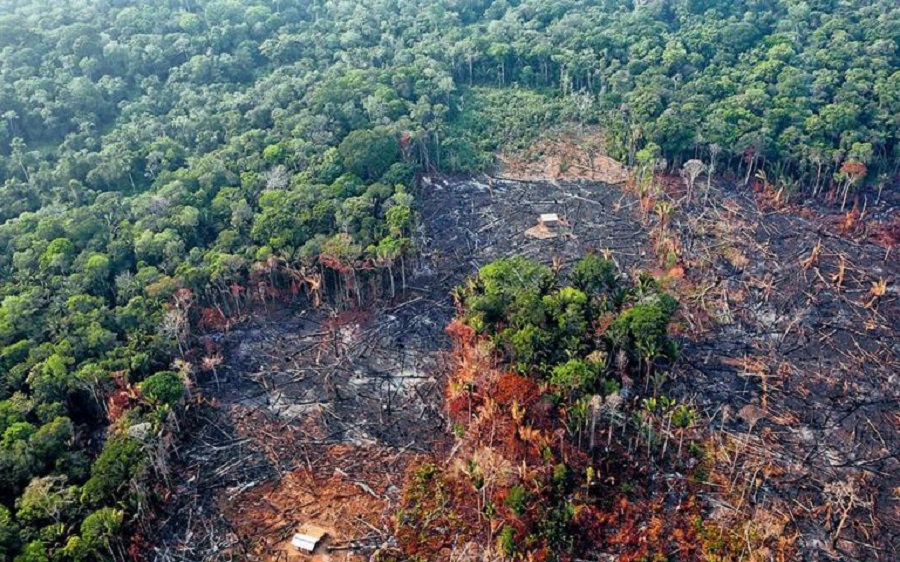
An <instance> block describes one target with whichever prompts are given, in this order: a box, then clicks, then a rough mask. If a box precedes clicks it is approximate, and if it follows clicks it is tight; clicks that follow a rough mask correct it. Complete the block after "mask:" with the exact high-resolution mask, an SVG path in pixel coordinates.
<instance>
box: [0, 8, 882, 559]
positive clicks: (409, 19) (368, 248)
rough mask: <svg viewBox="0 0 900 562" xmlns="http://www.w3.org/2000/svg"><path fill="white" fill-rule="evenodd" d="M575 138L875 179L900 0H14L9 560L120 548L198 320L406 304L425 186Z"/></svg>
mask: <svg viewBox="0 0 900 562" xmlns="http://www.w3.org/2000/svg"><path fill="white" fill-rule="evenodd" d="M567 121H577V122H581V123H584V122H591V123H596V124H598V125H600V126H601V127H602V128H603V130H604V131H605V133H606V137H607V145H608V150H609V151H610V153H611V154H613V155H614V156H617V157H619V158H621V159H622V160H624V161H626V162H627V163H628V164H642V163H648V162H651V161H653V162H655V163H657V164H658V163H659V161H660V159H663V158H664V159H665V160H666V163H667V166H668V167H669V168H672V169H674V168H677V167H679V166H680V164H681V163H682V162H684V161H686V160H688V159H691V158H699V159H701V160H703V161H704V162H708V163H711V164H714V165H716V163H717V166H716V167H717V169H719V170H732V171H735V172H740V173H741V174H746V175H747V176H748V177H749V175H750V173H751V172H753V171H754V170H757V169H761V170H763V171H764V172H765V173H768V174H769V175H770V177H778V178H782V181H784V182H785V183H786V184H790V185H791V186H794V188H795V189H796V190H798V191H804V192H807V193H810V194H815V193H816V192H819V191H822V190H826V189H829V188H830V187H831V186H832V185H842V186H844V187H845V189H850V188H851V186H852V187H854V188H857V187H859V186H861V185H863V184H864V182H869V183H873V184H876V183H878V182H885V181H887V178H889V177H890V176H891V175H892V174H894V173H896V171H897V166H898V165H900V146H898V136H900V6H898V5H897V3H896V2H895V0H845V1H838V0H808V1H799V0H648V1H641V2H636V1H631V0H601V1H586V0H555V1H554V0H549V1H548V0H525V1H516V0H512V1H507V0H497V1H488V0H440V1H436V0H371V1H366V2H362V1H353V0H346V1H319V0H315V1H295V0H274V1H263V0H209V1H208V0H156V1H153V2H147V1H139V0H103V1H93V0H90V1H89V0H72V1H68V2H46V1H38V0H34V1H22V0H0V249H2V251H0V436H2V439H0V556H2V557H5V558H7V559H16V560H20V561H23V562H24V561H41V560H99V559H107V558H109V557H112V556H121V555H123V552H122V550H123V548H124V547H123V546H122V544H121V543H120V542H118V541H117V540H116V539H115V537H117V536H118V535H119V534H120V533H121V532H122V530H123V527H127V526H128V525H129V522H130V521H131V520H132V516H133V515H134V514H135V513H136V512H137V510H138V509H139V508H141V507H142V506H145V505H146V501H147V500H148V498H146V497H144V494H145V492H144V490H143V489H142V488H141V487H140V486H139V485H136V483H135V482H136V481H138V480H140V478H138V477H139V476H140V475H141V474H143V473H145V472H146V471H148V470H149V468H148V463H149V462H150V461H149V459H150V457H151V455H150V452H151V450H152V449H153V447H152V446H151V443H152V441H153V440H152V435H155V434H156V433H157V432H158V431H159V430H160V428H161V427H162V426H163V425H164V424H165V423H167V422H166V420H168V419H170V412H171V411H173V410H174V409H177V408H178V407H179V404H180V402H181V400H182V396H183V395H184V393H185V378H186V377H187V376H188V373H187V371H188V369H187V367H186V366H184V364H182V369H181V370H180V371H178V370H177V369H176V370H173V367H172V360H173V358H175V357H177V356H178V355H180V354H182V353H183V352H184V351H185V348H186V347H188V346H189V345H190V341H189V340H190V337H189V336H190V330H189V328H190V326H192V325H194V324H195V323H196V322H198V318H197V314H196V312H192V311H195V310H196V307H194V308H192V306H193V305H194V304H195V303H200V304H202V305H203V306H206V307H208V308H211V309H214V310H216V311H218V313H219V315H220V316H223V317H224V316H229V315H233V314H239V313H240V311H241V309H242V307H243V306H246V303H247V302H248V301H249V300H251V299H252V298H257V297H258V295H260V294H262V295H263V296H262V299H263V300H265V298H266V297H265V294H266V291H267V290H270V289H272V286H273V285H277V284H278V283H279V281H278V279H276V278H275V275H274V274H273V273H272V271H273V270H274V269H276V268H277V267H280V266H282V265H285V264H287V265H289V266H290V268H292V269H291V271H292V272H294V273H295V274H296V275H295V277H293V279H294V280H295V281H296V279H300V280H303V281H304V282H306V280H308V276H309V275H310V274H309V273H308V272H305V271H301V268H302V267H305V266H310V267H318V268H319V269H317V271H320V272H321V271H324V272H325V273H324V276H325V283H326V285H327V286H329V287H330V288H331V290H332V291H333V292H334V293H335V294H337V295H345V298H353V297H354V296H355V298H356V299H360V300H361V299H362V298H363V295H361V290H360V286H361V285H362V281H361V279H360V278H358V277H361V276H362V273H360V274H359V275H358V274H357V270H360V269H365V270H366V271H369V272H371V271H377V272H378V274H379V275H386V276H388V277H389V278H390V285H391V287H393V286H394V275H395V272H396V270H397V269H398V266H397V265H396V264H397V263H398V262H402V258H403V256H404V255H406V254H407V253H408V252H410V251H412V248H411V242H410V237H411V226H412V223H413V216H414V215H413V210H414V199H413V194H414V193H415V188H416V182H415V179H416V174H417V173H418V172H419V171H423V170H425V171H430V170H434V169H438V170H444V171H448V172H468V171H476V170H481V169H485V168H486V167H488V166H490V165H491V162H492V160H491V154H492V152H494V151H495V150H497V149H500V148H509V147H513V148H514V147H516V146H521V145H522V144H523V143H526V142H527V141H528V140H529V139H530V138H531V137H533V136H534V135H535V134H536V133H537V132H539V131H541V130H544V129H545V128H546V127H548V126H550V125H554V124H558V123H565V122H567ZM399 269H401V270H402V263H401V264H400V266H399ZM370 275H372V274H371V273H370ZM321 282H322V281H321V280H318V281H316V283H321ZM291 283H292V282H291V281H290V280H288V281H283V282H282V284H286V285H290V284H291ZM392 290H393V289H392ZM251 293H252V294H251Z"/></svg>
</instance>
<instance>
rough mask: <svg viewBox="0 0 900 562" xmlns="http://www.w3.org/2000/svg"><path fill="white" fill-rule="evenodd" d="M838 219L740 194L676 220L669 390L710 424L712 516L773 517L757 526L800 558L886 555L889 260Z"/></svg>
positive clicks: (898, 505) (895, 508)
mask: <svg viewBox="0 0 900 562" xmlns="http://www.w3.org/2000/svg"><path fill="white" fill-rule="evenodd" d="M896 209H897V207H896V206H895V207H893V210H888V211H882V214H883V215H886V216H888V218H890V217H889V216H890V215H894V216H896V212H897V210H896ZM873 214H874V213H873ZM845 218H846V215H841V216H836V215H833V214H828V213H824V212H822V213H820V212H816V211H809V210H808V209H807V210H804V211H802V212H798V210H797V209H768V210H765V209H761V208H760V206H759V204H758V202H757V200H756V198H755V197H754V194H753V193H752V192H750V191H749V190H745V189H735V190H733V191H730V192H728V193H719V194H717V195H716V196H715V197H713V198H712V199H711V201H710V203H709V204H708V205H707V206H706V207H705V208H698V209H693V210H692V212H689V213H684V214H681V215H676V218H675V221H674V222H675V223H676V226H675V230H676V231H677V232H679V233H680V234H681V236H682V244H684V245H685V246H686V247H687V248H688V250H687V251H686V252H685V255H686V262H687V272H688V275H687V280H688V282H689V286H686V287H683V288H682V290H681V293H682V295H681V299H682V302H684V303H685V304H686V311H685V312H686V314H685V316H686V317H687V318H688V320H689V321H690V322H691V323H692V324H696V326H694V327H695V328H697V329H696V330H694V332H695V337H693V338H692V339H689V340H688V341H687V342H686V345H685V353H684V358H683V361H682V365H681V368H680V369H679V373H678V378H677V380H676V384H675V389H673V391H674V392H676V393H678V394H681V395H682V396H687V395H693V396H695V400H696V402H697V403H698V404H699V405H701V406H702V407H703V409H704V410H705V411H706V412H707V413H708V414H709V416H710V418H711V422H712V424H713V427H717V428H718V429H720V430H721V431H719V432H718V434H717V435H716V439H717V440H718V442H719V444H720V445H721V448H720V450H719V455H720V458H719V460H720V461H721V462H722V464H723V465H724V466H725V467H727V468H726V471H727V472H728V479H726V480H725V482H724V483H723V484H724V486H723V487H725V488H727V493H726V494H721V495H720V497H718V498H716V499H717V500H718V502H719V506H720V508H719V510H718V511H719V515H721V516H723V517H725V518H727V517H728V516H729V515H734V513H735V512H740V511H743V514H744V516H745V517H747V516H749V517H750V518H751V519H759V520H766V521H773V520H778V521H780V523H779V524H777V525H768V526H769V527H770V529H768V530H766V529H765V528H764V527H765V525H761V526H760V528H759V529H758V531H759V532H760V533H761V534H765V533H767V532H768V533H771V532H779V530H780V531H781V532H783V533H784V534H785V535H790V538H791V539H792V540H795V541H796V545H797V547H798V551H799V553H800V555H801V556H802V558H803V559H804V560H831V559H834V560H837V559H839V560H896V559H897V555H898V552H900V458H898V452H900V386H898V382H900V378H898V377H900V339H898V336H900V305H898V303H900V298H898V296H900V293H898V284H897V283H898V280H900V261H898V259H897V257H896V255H894V256H893V257H892V256H891V253H890V251H889V250H888V249H887V248H885V247H882V246H878V245H875V244H873V243H871V242H870V241H869V237H868V236H867V235H866V232H865V230H866V229H865V228H863V226H864V225H861V224H856V225H851V226H848V225H849V224H850V223H849V222H845ZM842 230H843V231H844V232H841V231H842ZM895 254H896V253H895ZM882 281H883V282H886V285H880V282H882ZM879 287H880V288H879ZM704 324H705V325H704ZM729 480H730V482H729ZM729 495H730V496H732V498H731V500H728V499H724V497H725V496H729ZM785 522H787V523H789V525H788V526H787V527H786V528H785V527H784V525H783V524H784V523H785Z"/></svg>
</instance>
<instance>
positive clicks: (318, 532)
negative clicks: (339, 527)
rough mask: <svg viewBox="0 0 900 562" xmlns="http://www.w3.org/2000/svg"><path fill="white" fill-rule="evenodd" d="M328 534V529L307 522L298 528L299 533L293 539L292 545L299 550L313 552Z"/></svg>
mask: <svg viewBox="0 0 900 562" xmlns="http://www.w3.org/2000/svg"><path fill="white" fill-rule="evenodd" d="M326 534H327V531H325V529H323V528H322V527H317V526H316V525H310V524H306V525H303V526H302V527H300V529H298V530H297V534H295V535H294V538H293V539H291V545H292V546H293V547H294V548H296V549H297V550H305V551H306V552H313V551H314V550H315V549H316V547H317V546H318V545H319V542H320V541H321V540H322V539H323V538H325V535H326Z"/></svg>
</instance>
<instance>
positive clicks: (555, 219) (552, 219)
mask: <svg viewBox="0 0 900 562" xmlns="http://www.w3.org/2000/svg"><path fill="white" fill-rule="evenodd" d="M539 220H540V222H541V224H543V225H544V226H556V225H558V224H559V215H558V214H556V213H542V214H541V216H540V217H539Z"/></svg>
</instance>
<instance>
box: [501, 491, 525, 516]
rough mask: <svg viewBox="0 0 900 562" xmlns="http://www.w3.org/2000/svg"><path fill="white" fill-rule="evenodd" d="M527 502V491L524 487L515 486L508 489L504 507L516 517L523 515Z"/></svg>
mask: <svg viewBox="0 0 900 562" xmlns="http://www.w3.org/2000/svg"><path fill="white" fill-rule="evenodd" d="M527 502H528V491H527V490H526V489H525V486H522V485H516V486H513V487H512V488H510V489H509V493H507V495H506V506H507V507H508V508H510V509H511V510H512V512H513V513H515V514H516V515H522V514H523V513H525V506H526V504H527Z"/></svg>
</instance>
